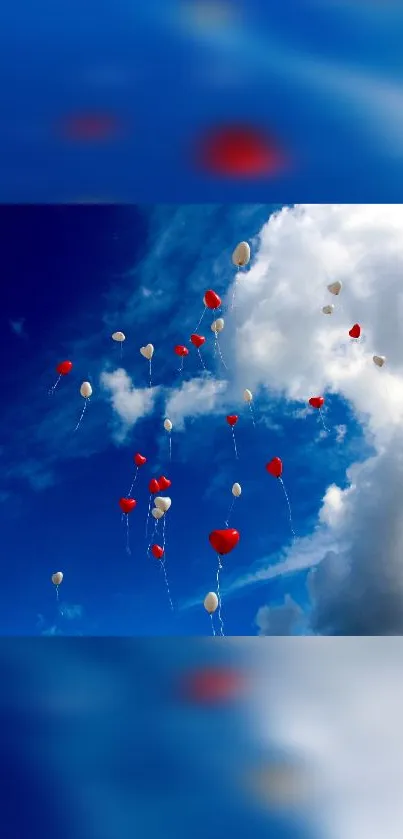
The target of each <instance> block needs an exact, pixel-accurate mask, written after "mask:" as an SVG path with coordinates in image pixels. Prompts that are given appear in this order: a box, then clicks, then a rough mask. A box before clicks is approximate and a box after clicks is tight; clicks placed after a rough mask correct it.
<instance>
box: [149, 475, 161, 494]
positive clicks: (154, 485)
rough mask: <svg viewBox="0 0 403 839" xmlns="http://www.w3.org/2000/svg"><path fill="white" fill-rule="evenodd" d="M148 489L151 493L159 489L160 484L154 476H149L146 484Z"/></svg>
mask: <svg viewBox="0 0 403 839" xmlns="http://www.w3.org/2000/svg"><path fill="white" fill-rule="evenodd" d="M148 489H149V490H150V492H151V495H154V494H155V493H156V492H159V491H160V485H159V483H158V481H157V479H156V478H151V481H150V483H149V484H148Z"/></svg>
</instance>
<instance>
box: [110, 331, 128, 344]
mask: <svg viewBox="0 0 403 839" xmlns="http://www.w3.org/2000/svg"><path fill="white" fill-rule="evenodd" d="M112 341H117V343H118V344H122V343H123V341H126V335H125V334H124V332H113V334H112Z"/></svg>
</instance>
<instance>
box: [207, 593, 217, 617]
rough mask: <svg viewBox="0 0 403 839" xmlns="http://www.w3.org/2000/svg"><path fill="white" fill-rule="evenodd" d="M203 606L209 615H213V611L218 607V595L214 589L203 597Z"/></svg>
mask: <svg viewBox="0 0 403 839" xmlns="http://www.w3.org/2000/svg"><path fill="white" fill-rule="evenodd" d="M203 605H204V608H205V610H206V612H208V613H209V615H213V614H214V612H215V611H216V610H217V607H218V597H217V595H216V593H215V591H209V593H208V594H206V597H205V598H204V604H203Z"/></svg>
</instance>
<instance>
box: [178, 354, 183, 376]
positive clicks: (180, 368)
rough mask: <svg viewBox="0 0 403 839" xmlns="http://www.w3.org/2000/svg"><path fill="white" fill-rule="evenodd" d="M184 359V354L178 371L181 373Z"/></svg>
mask: <svg viewBox="0 0 403 839" xmlns="http://www.w3.org/2000/svg"><path fill="white" fill-rule="evenodd" d="M184 360H185V359H184V356H183V355H182V357H181V363H180V367H179V368H178V373H179V374H181V373H183V362H184Z"/></svg>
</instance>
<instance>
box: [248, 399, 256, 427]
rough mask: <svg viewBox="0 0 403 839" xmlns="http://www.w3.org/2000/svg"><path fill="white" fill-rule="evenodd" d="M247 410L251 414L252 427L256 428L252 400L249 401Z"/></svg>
mask: <svg viewBox="0 0 403 839" xmlns="http://www.w3.org/2000/svg"><path fill="white" fill-rule="evenodd" d="M249 410H250V412H251V415H252V422H253V427H254V428H256V423H255V414H254V410H253V406H252V402H249Z"/></svg>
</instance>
